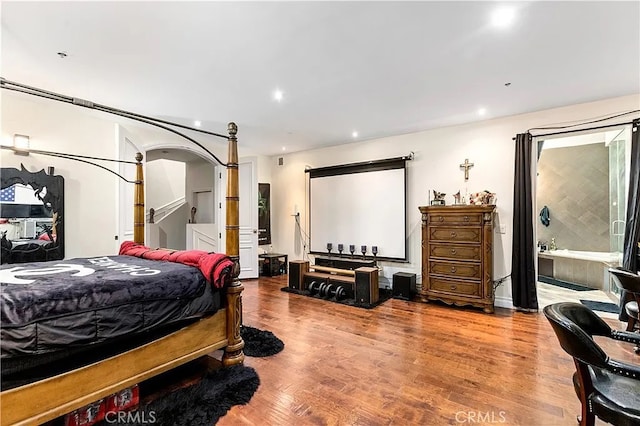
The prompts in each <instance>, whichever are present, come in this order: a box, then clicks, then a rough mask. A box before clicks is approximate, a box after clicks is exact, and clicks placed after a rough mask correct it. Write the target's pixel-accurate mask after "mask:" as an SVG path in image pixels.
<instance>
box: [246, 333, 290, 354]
mask: <svg viewBox="0 0 640 426" xmlns="http://www.w3.org/2000/svg"><path fill="white" fill-rule="evenodd" d="M240 336H241V337H242V340H244V349H243V350H244V354H245V355H246V356H252V357H265V356H271V355H275V354H277V353H278V352H280V351H281V350H283V349H284V343H283V342H282V340H280V339H278V338H277V337H276V336H275V335H274V334H273V333H272V332H270V331H265V330H259V329H257V328H253V327H249V326H246V325H243V326H242V327H240Z"/></svg>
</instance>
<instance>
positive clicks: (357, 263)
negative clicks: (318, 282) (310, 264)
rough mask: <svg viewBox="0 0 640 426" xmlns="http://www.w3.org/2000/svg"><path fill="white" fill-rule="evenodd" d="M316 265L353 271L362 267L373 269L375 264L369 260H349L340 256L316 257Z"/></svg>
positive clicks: (354, 258) (355, 258)
mask: <svg viewBox="0 0 640 426" xmlns="http://www.w3.org/2000/svg"><path fill="white" fill-rule="evenodd" d="M316 265H317V266H327V267H329V268H337V269H345V270H349V271H353V270H356V269H358V268H363V267H364V268H375V267H376V262H375V261H374V260H369V259H362V258H360V259H358V258H357V257H353V258H349V257H342V256H316Z"/></svg>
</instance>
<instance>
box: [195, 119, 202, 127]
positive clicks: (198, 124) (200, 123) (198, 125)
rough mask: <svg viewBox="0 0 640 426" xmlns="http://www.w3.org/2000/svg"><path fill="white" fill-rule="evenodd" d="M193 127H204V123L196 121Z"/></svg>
mask: <svg viewBox="0 0 640 426" xmlns="http://www.w3.org/2000/svg"><path fill="white" fill-rule="evenodd" d="M193 125H194V126H196V127H200V126H202V122H201V121H200V120H195V121H194V122H193Z"/></svg>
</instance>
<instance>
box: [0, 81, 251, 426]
mask: <svg viewBox="0 0 640 426" xmlns="http://www.w3.org/2000/svg"><path fill="white" fill-rule="evenodd" d="M3 84H4V81H3ZM236 133H237V127H236V125H235V124H234V123H229V125H228V136H225V137H226V138H227V139H228V161H227V163H226V164H225V165H226V168H227V182H228V184H227V197H226V203H227V214H226V236H225V237H226V248H227V253H226V255H225V256H222V258H224V259H226V260H227V262H228V263H227V264H226V267H224V268H223V267H220V268H218V266H220V264H218V263H216V264H212V263H211V262H212V260H211V258H209V257H207V258H206V259H205V260H202V259H204V255H202V256H203V257H202V259H194V258H193V257H191V258H188V259H186V261H185V259H182V261H175V260H173V259H172V260H170V261H167V259H163V260H161V261H158V260H154V259H156V258H158V259H159V258H162V257H166V256H173V257H174V258H175V257H184V256H182V253H179V252H174V251H166V250H161V251H158V250H150V249H149V248H147V247H144V245H143V244H144V199H143V194H144V188H143V175H142V171H143V169H142V155H141V154H138V155H137V156H136V181H135V185H136V186H135V191H134V198H135V199H134V239H133V240H134V241H133V242H132V243H131V245H129V246H128V247H125V244H123V248H121V252H123V250H124V249H127V248H128V249H133V250H134V252H135V251H136V250H137V251H138V254H134V255H127V256H121V255H114V256H105V257H103V258H91V259H69V261H66V260H64V261H54V262H52V263H53V264H71V265H76V269H72V270H67V271H66V273H67V275H69V274H71V275H74V274H75V275H82V273H83V272H81V271H82V270H86V269H95V270H98V267H105V268H107V269H109V268H110V267H111V271H112V272H115V273H118V274H120V275H131V274H134V273H138V276H137V278H140V276H142V275H145V274H148V275H154V276H156V278H158V277H157V275H162V274H165V273H166V274H178V275H166V277H169V276H170V277H171V278H166V277H165V279H164V281H162V280H161V281H160V282H161V283H162V282H164V283H166V282H168V281H173V282H180V283H181V282H182V281H181V280H183V279H184V278H179V277H180V276H181V275H179V274H185V273H186V274H187V275H189V274H190V275H191V276H192V278H193V277H195V278H194V280H195V281H196V284H195V287H189V286H186V285H184V286H182V285H180V287H188V288H187V289H186V290H185V291H186V292H187V293H189V294H191V296H193V297H190V299H192V302H193V304H195V305H197V306H193V304H187V305H185V304H184V303H183V304H180V305H178V306H177V307H176V306H168V305H166V304H165V301H166V300H165V299H174V300H175V299H178V300H182V298H183V296H177V297H165V298H164V299H163V296H159V295H158V293H155V292H156V290H158V289H157V288H156V287H158V284H157V281H156V283H155V284H151V285H150V287H148V288H147V289H146V290H144V291H141V292H143V293H144V292H146V293H150V294H151V295H152V296H151V297H152V299H154V300H155V301H156V302H157V303H156V304H157V305H158V306H156V308H153V309H151V310H147V311H145V312H146V313H144V315H142V316H145V321H142V322H141V323H136V324H132V325H131V326H130V328H131V329H133V332H141V331H143V332H144V335H145V339H137V338H134V339H129V342H128V344H127V345H124V346H122V348H123V349H122V350H123V351H122V352H117V353H110V352H109V351H107V350H105V351H104V354H105V355H106V358H102V359H97V360H92V361H90V362H88V363H85V364H86V365H84V366H81V367H78V368H74V369H72V370H70V371H62V372H60V373H59V374H56V375H54V376H51V377H47V378H43V379H39V378H37V379H35V381H31V382H30V383H26V384H18V385H16V386H15V387H12V388H11V389H3V390H2V392H1V393H0V416H1V417H0V420H1V421H0V423H1V424H2V425H10V424H21V425H22V424H41V423H44V422H46V421H49V420H52V419H55V418H57V417H59V416H61V415H64V414H66V413H69V412H71V411H73V410H75V409H77V408H80V407H83V406H85V405H86V404H89V403H91V402H94V401H97V400H99V399H101V398H104V397H106V396H108V395H111V394H113V393H115V392H117V391H119V390H122V389H124V388H127V387H129V386H132V385H134V384H137V383H140V382H141V381H143V380H146V379H148V378H150V377H153V376H156V375H158V374H160V373H162V372H165V371H167V370H170V369H173V368H175V367H178V366H180V365H182V364H184V363H186V362H189V361H191V360H194V359H196V358H199V357H201V356H203V355H206V354H209V353H211V352H213V351H215V350H218V349H222V352H221V353H222V356H221V358H222V359H221V361H222V364H223V366H232V365H237V364H241V363H242V362H243V361H244V354H243V351H242V349H243V347H244V342H243V341H242V338H241V336H240V325H241V320H242V318H241V316H242V298H241V293H242V290H243V287H242V285H241V283H240V281H239V279H238V275H239V271H240V268H239V234H238V233H239V226H238V221H239V211H238V209H239V197H238V154H237V139H236ZM162 251H164V253H162ZM145 253H146V254H149V256H147V255H145ZM185 255H189V253H186V254H185ZM190 255H193V253H190ZM216 259H217V260H216V262H218V261H220V262H222V260H220V257H218V258H216ZM82 262H89V263H87V264H84V263H82ZM110 262H111V263H110ZM194 262H195V263H194ZM48 263H50V262H47V264H48ZM114 264H115V265H116V266H114ZM123 265H124V266H123ZM198 265H200V267H199V266H198ZM43 266H47V269H49V270H50V269H52V268H56V266H52V265H45V264H37V263H33V264H21V265H3V269H2V270H1V271H0V273H2V280H0V281H1V282H2V283H3V286H4V287H5V288H4V289H6V288H7V287H8V285H9V284H10V283H13V284H14V287H15V286H19V284H18V285H16V282H18V283H19V282H20V281H21V280H22V282H25V281H37V280H36V278H37V277H38V272H33V270H34V268H41V267H43ZM203 267H204V268H205V269H203ZM15 268H24V269H18V270H16V269H15ZM28 268H31V269H28ZM58 268H62V269H64V268H68V266H63V267H60V266H59V267H58ZM71 268H73V266H72V267H71ZM127 268H128V269H127ZM206 268H209V269H206ZM216 268H218V269H219V270H217V271H216V272H217V274H216V275H214V274H213V272H214V270H216ZM25 270H26V271H27V272H26V274H25ZM150 270H151V271H161V272H162V274H160V273H157V274H156V273H153V274H149V273H148V272H149V271H150ZM7 271H8V272H7ZM16 271H18V272H21V273H22V275H20V273H16ZM29 271H31V275H29ZM205 271H210V273H211V276H207V275H206V272H205ZM88 275H91V274H89V273H87V276H88ZM163 276H164V275H163ZM203 277H204V278H205V279H206V281H207V282H206V283H205V284H204V285H203V283H202V278H203ZM74 278H75V277H74ZM80 278H82V277H80ZM80 278H78V279H80ZM185 280H186V279H185ZM216 280H217V281H216ZM98 281H100V280H98ZM102 281H104V282H106V283H107V285H108V286H111V290H114V289H119V290H118V291H121V292H122V291H123V290H125V292H131V293H132V292H133V291H126V290H127V289H133V288H134V287H133V286H132V285H130V284H127V283H122V282H116V281H117V280H115V281H112V280H111V279H110V278H109V277H106V276H105V277H103V279H102ZM69 282H71V279H69ZM69 282H65V283H63V284H61V285H62V286H63V287H64V285H67V286H68V285H69ZM83 285H84V286H88V288H90V289H92V288H93V287H92V284H91V283H86V282H85V283H84V284H83ZM136 285H137V284H136ZM165 287H169V288H172V287H171V286H165ZM74 288H75V287H74ZM78 288H79V287H78ZM135 288H137V287H135ZM203 288H204V289H205V290H203ZM4 289H3V290H4ZM209 290H210V291H209ZM16 291H17V292H19V291H18V290H16ZM78 291H80V290H79V289H78ZM91 291H93V290H91ZM114 291H115V290H114ZM204 291H209V292H210V293H212V294H215V295H216V296H214V298H215V297H217V298H218V303H217V306H213V305H212V304H211V302H210V301H209V299H207V301H203V300H202V297H203V296H202V295H203V292H204ZM96 292H97V290H96ZM5 293H9V298H6V297H5ZM105 294H107V295H106V296H105V295H102V296H100V295H98V296H96V295H95V294H92V296H91V297H84V296H83V295H82V294H78V295H76V299H74V300H75V301H74V302H72V303H71V305H74V304H75V306H76V308H77V309H78V311H80V312H81V313H85V314H86V313H87V312H94V313H92V314H90V315H85V318H84V319H83V320H78V319H77V318H74V317H67V316H66V315H67V314H69V315H70V314H73V313H74V308H73V307H69V306H66V307H63V308H60V306H53V305H56V303H49V304H47V303H44V304H40V305H37V304H35V305H34V304H30V303H25V302H24V301H23V302H21V303H23V304H22V305H20V304H19V303H18V302H15V300H13V299H12V297H13V296H14V294H13V293H10V292H5V291H3V292H2V297H3V300H2V303H3V307H2V308H3V312H2V317H3V321H4V320H5V319H7V318H8V317H11V316H12V315H13V316H21V318H20V319H19V321H17V322H16V323H15V324H14V325H15V327H13V328H12V327H11V326H10V327H8V329H7V328H6V327H4V325H6V324H3V327H2V328H3V330H2V331H3V341H2V346H3V355H4V354H5V352H7V353H9V352H10V353H12V354H13V355H17V356H18V357H20V356H27V355H29V354H35V355H40V356H42V355H44V356H45V357H47V356H50V355H51V354H56V353H58V354H59V353H60V352H59V351H60V350H61V348H60V346H61V343H64V340H65V338H66V337H65V336H66V335H65V334H64V332H55V331H54V332H51V333H45V334H44V337H42V336H37V337H36V338H33V337H25V336H32V335H30V334H28V333H29V330H27V328H29V325H30V324H33V323H34V321H35V320H34V318H36V317H38V315H40V316H41V317H42V318H45V320H49V321H51V319H52V318H53V322H56V321H57V320H56V318H58V319H60V321H58V322H65V321H66V322H70V323H72V324H85V328H90V327H91V326H92V325H91V324H93V326H94V327H95V325H96V324H97V323H96V322H95V321H94V322H93V323H92V322H91V318H90V317H91V315H96V314H95V311H102V310H103V309H102V308H104V307H105V306H106V305H105V303H106V302H105V300H108V299H109V298H110V297H111V295H110V294H108V293H105ZM16 297H17V296H16ZM105 298H106V299H105ZM36 299H37V297H35V296H34V297H33V300H36ZM87 299H95V300H94V303H93V305H92V306H88V305H87V304H86V303H87ZM134 299H135V297H134ZM134 302H136V303H137V304H136V303H134V305H136V306H135V307H126V308H120V307H121V306H124V305H123V304H121V303H120V301H115V302H114V303H113V304H112V305H109V306H108V307H110V308H112V309H111V310H110V311H109V312H107V311H108V309H107V310H105V312H101V313H100V315H103V316H102V317H101V318H103V319H102V320H101V321H100V324H104V323H107V324H108V323H110V321H111V320H113V319H114V318H115V317H118V316H120V315H121V314H122V313H123V312H124V311H127V310H129V311H131V312H133V315H134V317H135V315H138V316H140V315H141V314H140V312H142V311H144V309H147V307H148V306H147V305H148V302H146V301H140V300H137V299H136V300H134ZM190 303H191V302H190ZM89 304H90V303H89ZM213 304H216V303H215V302H213ZM127 306H128V305H127ZM5 308H6V309H5ZM9 308H11V309H9ZM31 308H33V309H31ZM56 309H63V311H59V310H56ZM90 309H94V311H90ZM61 312H62V313H61ZM149 312H151V313H156V315H155V316H156V317H170V319H171V321H169V322H168V323H164V324H163V326H162V330H163V332H158V333H157V334H156V333H153V332H152V333H149V331H150V330H151V331H157V330H159V329H158V327H156V326H155V325H154V324H153V321H152V320H150V319H149V318H146V317H147V316H154V315H149ZM136 313H137V314H136ZM177 313H179V314H185V315H184V317H177V316H174V314H177ZM56 315H57V316H56ZM65 318H66V319H65ZM69 318H72V319H69ZM7 321H9V319H7ZM83 321H84V322H83ZM48 325H49V324H48V323H47V326H48ZM20 327H22V328H20ZM39 327H41V328H43V329H45V327H44V326H39ZM18 328H19V330H18ZM31 328H33V327H31ZM79 328H82V327H79ZM96 328H97V327H96ZM107 328H108V327H107ZM120 328H122V327H119V326H117V325H116V326H112V327H111V328H108V330H106V331H105V332H104V333H102V334H101V335H99V336H94V338H95V339H96V340H95V341H88V343H86V345H92V344H94V343H96V344H102V343H104V342H105V341H107V342H109V341H108V340H105V339H106V337H109V335H111V334H118V333H116V331H118V332H119V331H126V332H129V331H132V330H119V329H120ZM125 328H126V327H125ZM46 330H49V329H46ZM114 330H115V331H114ZM5 332H6V333H9V334H10V333H14V334H17V336H18V338H17V341H18V343H14V342H12V341H11V340H10V339H9V338H7V340H6V341H5V340H4V337H6V336H7V334H6V333H5ZM56 333H57V334H56ZM71 334H75V333H71ZM89 334H91V333H89ZM47 336H48V337H49V340H48V341H46V339H45V340H43V339H44V338H45V337H47ZM105 336H106V337H105ZM136 336H138V335H136ZM116 337H118V338H119V339H121V340H126V338H127V333H123V334H119V335H118V336H116ZM87 338H88V337H87V336H86V335H82V336H81V338H80V340H79V341H80V342H83V340H82V339H87ZM131 340H133V341H134V343H131ZM138 340H141V341H138ZM74 341H75V342H78V340H74ZM141 343H142V344H141ZM75 346H76V347H78V344H77V343H76V345H75ZM80 346H82V345H80ZM108 346H111V345H108ZM5 349H6V351H5ZM17 371H18V374H19V373H20V371H19V370H17Z"/></svg>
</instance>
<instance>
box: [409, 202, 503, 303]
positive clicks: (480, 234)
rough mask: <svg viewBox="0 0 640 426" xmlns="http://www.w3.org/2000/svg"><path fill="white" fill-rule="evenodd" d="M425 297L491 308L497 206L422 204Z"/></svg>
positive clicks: (423, 288)
mask: <svg viewBox="0 0 640 426" xmlns="http://www.w3.org/2000/svg"><path fill="white" fill-rule="evenodd" d="M419 209H420V212H421V213H422V291H421V294H420V296H421V298H422V300H423V301H424V302H427V301H428V300H440V301H443V302H445V303H448V304H454V305H457V306H464V305H471V306H475V307H479V308H483V309H484V311H485V312H487V313H492V312H493V311H494V309H493V301H494V294H493V271H492V269H493V262H492V252H493V234H492V230H493V213H494V210H495V206H493V205H482V206H464V205H456V206H423V207H419Z"/></svg>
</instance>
